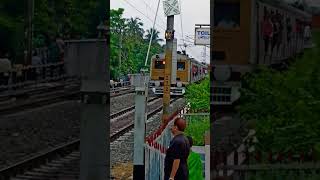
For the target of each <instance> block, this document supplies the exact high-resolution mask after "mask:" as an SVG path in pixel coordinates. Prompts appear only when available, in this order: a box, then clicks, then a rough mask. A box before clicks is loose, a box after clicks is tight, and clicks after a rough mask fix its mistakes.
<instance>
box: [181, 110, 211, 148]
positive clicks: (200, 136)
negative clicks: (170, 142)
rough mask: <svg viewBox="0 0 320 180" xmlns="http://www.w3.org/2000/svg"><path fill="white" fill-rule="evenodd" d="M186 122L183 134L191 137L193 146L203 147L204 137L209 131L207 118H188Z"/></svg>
mask: <svg viewBox="0 0 320 180" xmlns="http://www.w3.org/2000/svg"><path fill="white" fill-rule="evenodd" d="M187 122H188V125H187V129H186V130H185V134H186V135H187V136H191V137H192V139H193V146H204V135H205V133H206V132H207V131H209V130H210V121H209V117H208V116H205V117H190V118H187Z"/></svg>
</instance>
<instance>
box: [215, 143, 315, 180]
mask: <svg viewBox="0 0 320 180" xmlns="http://www.w3.org/2000/svg"><path fill="white" fill-rule="evenodd" d="M313 156H314V155H313V153H312V151H311V152H308V153H302V154H296V155H294V154H293V153H286V154H284V153H271V152H269V153H262V152H260V151H255V152H249V151H248V150H247V149H246V148H245V147H244V146H241V147H239V148H238V149H235V151H234V152H232V153H230V154H227V153H226V152H225V151H215V152H214V154H213V157H214V164H213V166H214V167H215V168H214V171H213V173H212V176H213V178H214V179H216V178H219V179H221V178H226V179H237V180H247V179H256V180H269V179H281V180H291V179H320V163H317V162H316V161H315V158H314V157H313Z"/></svg>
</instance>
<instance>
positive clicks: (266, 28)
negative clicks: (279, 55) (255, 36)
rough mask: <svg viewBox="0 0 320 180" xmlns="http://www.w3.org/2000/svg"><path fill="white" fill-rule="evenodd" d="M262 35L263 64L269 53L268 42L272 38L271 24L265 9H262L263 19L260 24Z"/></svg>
mask: <svg viewBox="0 0 320 180" xmlns="http://www.w3.org/2000/svg"><path fill="white" fill-rule="evenodd" d="M262 34H263V40H264V58H263V63H265V61H266V56H267V55H268V53H269V46H270V41H271V40H272V36H273V24H272V22H271V20H270V15H269V13H268V10H267V8H266V7H264V18H263V23H262Z"/></svg>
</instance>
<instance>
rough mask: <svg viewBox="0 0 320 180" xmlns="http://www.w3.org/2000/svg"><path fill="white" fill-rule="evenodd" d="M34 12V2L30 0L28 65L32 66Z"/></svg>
mask: <svg viewBox="0 0 320 180" xmlns="http://www.w3.org/2000/svg"><path fill="white" fill-rule="evenodd" d="M33 11H34V0H28V17H27V21H28V27H27V29H28V30H27V33H28V34H27V62H25V64H26V65H30V64H31V58H32V37H33V14H34V13H33Z"/></svg>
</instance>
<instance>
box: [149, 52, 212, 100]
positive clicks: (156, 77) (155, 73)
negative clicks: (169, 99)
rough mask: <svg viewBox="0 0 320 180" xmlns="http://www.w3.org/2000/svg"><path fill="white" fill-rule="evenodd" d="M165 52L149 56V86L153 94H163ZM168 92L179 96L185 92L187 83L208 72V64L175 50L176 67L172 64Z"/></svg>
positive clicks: (195, 80) (199, 78) (201, 77)
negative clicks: (171, 77)
mask: <svg viewBox="0 0 320 180" xmlns="http://www.w3.org/2000/svg"><path fill="white" fill-rule="evenodd" d="M165 65H166V63H165V54H164V53H161V54H156V55H154V56H152V57H151V64H150V88H152V92H153V93H154V94H155V95H163V86H164V84H163V82H164V70H165ZM173 67H174V68H173V70H172V76H173V77H175V78H176V81H175V82H174V81H171V89H170V94H171V95H174V96H181V95H184V93H185V88H186V86H187V85H188V84H191V83H194V82H198V81H200V80H202V79H203V78H204V77H205V76H206V75H207V73H208V65H207V64H203V63H200V62H198V61H196V60H195V59H193V58H190V57H189V56H188V55H186V54H185V53H181V52H179V51H178V52H177V62H176V68H175V66H173Z"/></svg>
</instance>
